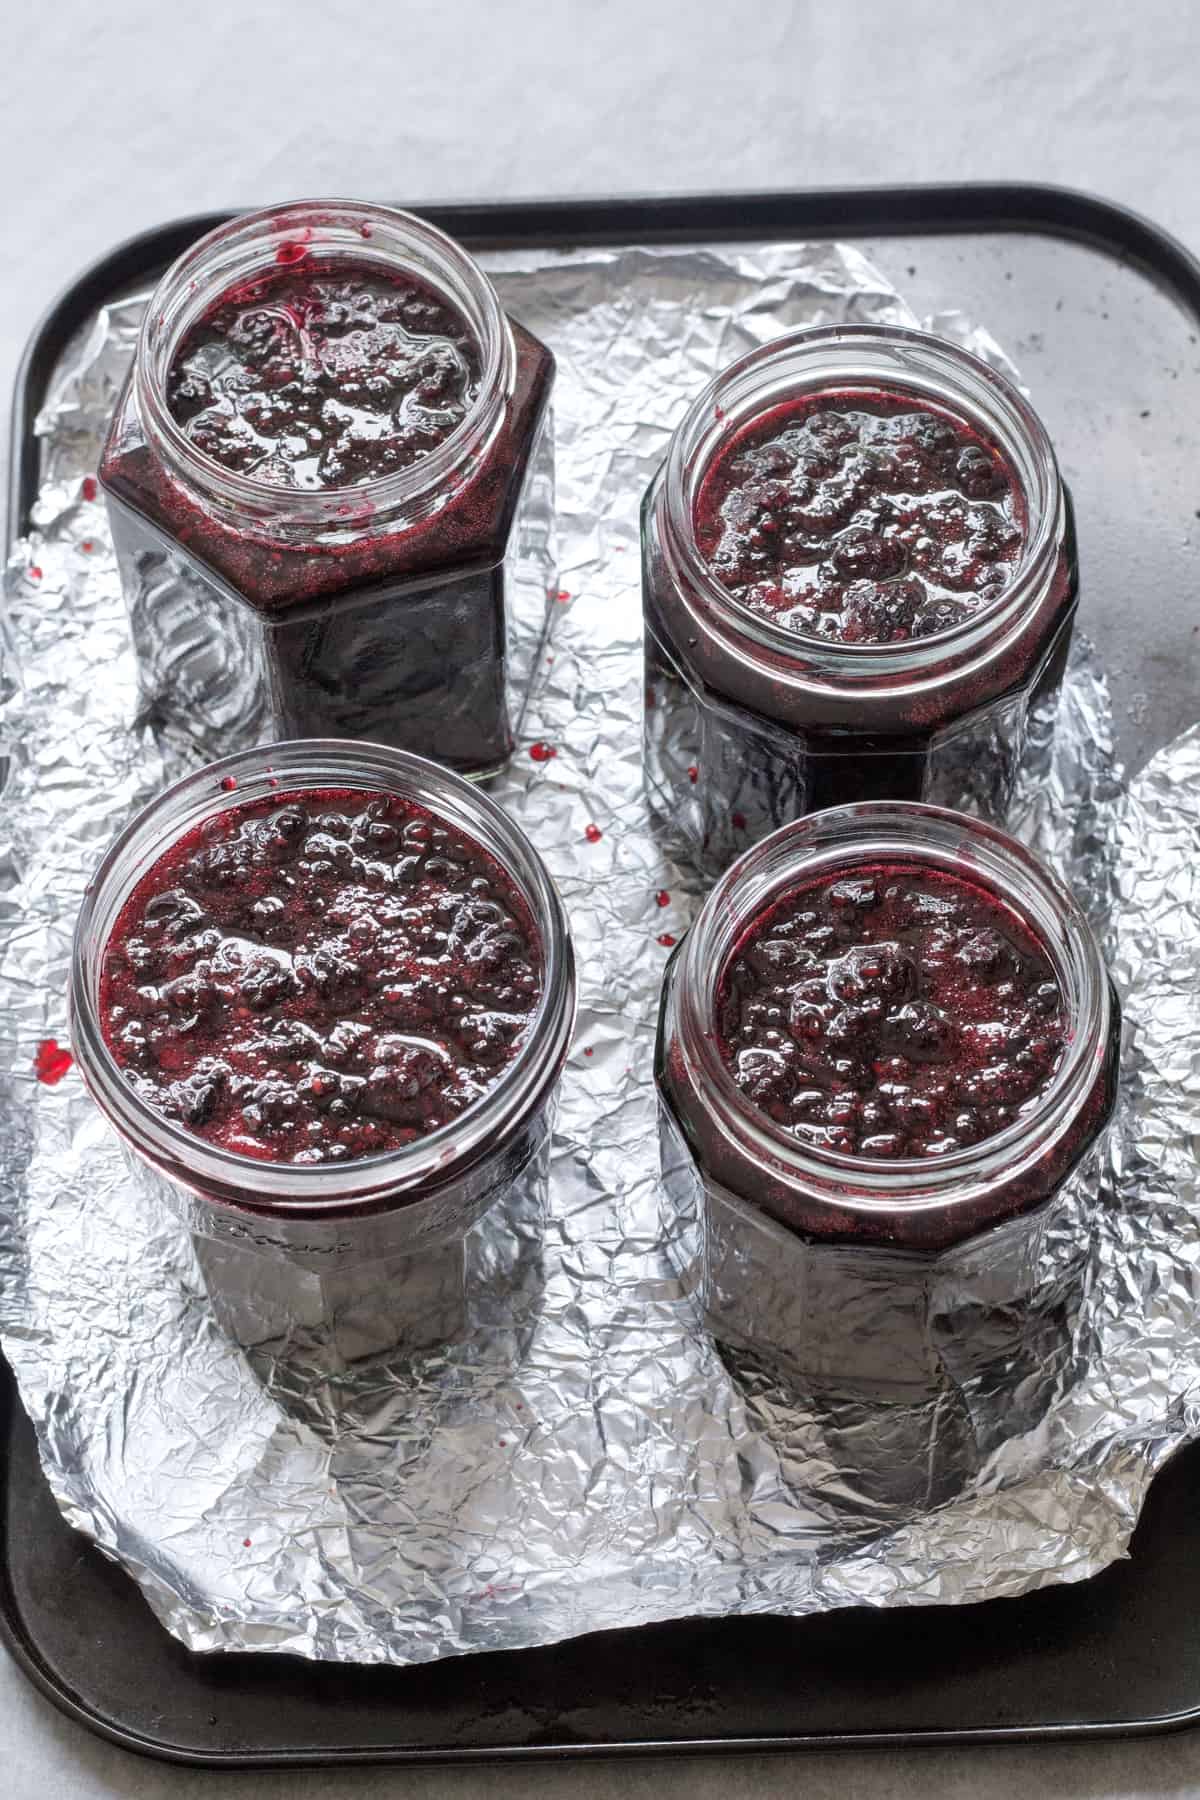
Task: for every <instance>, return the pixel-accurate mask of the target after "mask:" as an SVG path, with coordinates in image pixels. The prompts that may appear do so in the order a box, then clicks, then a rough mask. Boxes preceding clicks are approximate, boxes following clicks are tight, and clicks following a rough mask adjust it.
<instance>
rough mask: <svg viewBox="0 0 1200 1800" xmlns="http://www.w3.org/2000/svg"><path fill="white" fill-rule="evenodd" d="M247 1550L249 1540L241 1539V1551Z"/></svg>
mask: <svg viewBox="0 0 1200 1800" xmlns="http://www.w3.org/2000/svg"><path fill="white" fill-rule="evenodd" d="M249 1548H250V1539H249V1538H243V1539H242V1549H243V1550H248V1549H249Z"/></svg>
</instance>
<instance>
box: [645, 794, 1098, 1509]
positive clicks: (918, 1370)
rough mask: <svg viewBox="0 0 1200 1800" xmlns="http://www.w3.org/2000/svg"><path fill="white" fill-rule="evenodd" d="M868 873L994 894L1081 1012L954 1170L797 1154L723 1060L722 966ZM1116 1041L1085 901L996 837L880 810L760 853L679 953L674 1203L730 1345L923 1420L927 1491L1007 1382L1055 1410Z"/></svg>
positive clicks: (878, 806)
mask: <svg viewBox="0 0 1200 1800" xmlns="http://www.w3.org/2000/svg"><path fill="white" fill-rule="evenodd" d="M866 865H869V866H871V867H872V868H874V869H878V868H880V867H883V868H887V867H889V866H897V865H902V866H905V867H908V866H913V865H915V866H916V868H917V869H918V870H922V869H928V870H929V871H930V872H931V873H933V872H939V871H940V872H943V873H946V874H949V875H957V876H958V877H959V878H960V879H966V880H967V881H969V882H971V883H972V884H973V885H974V887H976V888H979V889H983V890H985V892H986V893H988V894H990V895H994V896H995V897H996V898H997V899H998V900H999V901H1000V902H1001V904H1002V905H1005V906H1007V907H1008V908H1010V909H1011V911H1012V912H1014V913H1015V914H1016V915H1017V917H1018V918H1019V919H1021V920H1022V921H1023V922H1024V924H1025V925H1027V926H1028V928H1029V929H1030V931H1031V933H1032V935H1033V937H1034V938H1035V939H1036V940H1037V941H1038V942H1039V944H1040V946H1041V947H1042V948H1043V949H1044V952H1045V954H1046V956H1047V957H1048V959H1049V962H1050V964H1051V967H1052V968H1053V970H1054V975H1055V979H1056V981H1057V983H1058V986H1059V989H1060V991H1061V993H1062V995H1063V996H1064V1001H1065V1019H1066V1032H1065V1039H1066V1041H1065V1048H1064V1050H1063V1052H1062V1055H1061V1058H1060V1060H1059V1062H1058V1065H1057V1067H1056V1068H1055V1070H1054V1072H1053V1074H1052V1075H1051V1077H1050V1079H1049V1081H1048V1083H1047V1085H1046V1086H1045V1087H1044V1089H1042V1090H1041V1091H1040V1092H1039V1093H1037V1094H1036V1095H1035V1096H1034V1097H1033V1098H1031V1099H1030V1100H1029V1101H1028V1102H1027V1104H1026V1105H1025V1107H1024V1109H1023V1110H1021V1111H1020V1112H1018V1114H1017V1115H1016V1116H1015V1117H1014V1118H1013V1119H1012V1121H1011V1122H1010V1123H1009V1124H1008V1125H1007V1126H1005V1128H1004V1129H1002V1130H999V1131H997V1132H995V1133H994V1134H993V1135H992V1136H990V1137H983V1138H981V1139H980V1140H979V1141H978V1142H976V1143H973V1144H961V1145H959V1146H958V1147H957V1148H954V1149H952V1150H950V1151H948V1152H946V1153H943V1154H940V1155H937V1156H932V1155H931V1156H925V1157H921V1158H918V1157H905V1158H895V1159H884V1158H877V1157H869V1156H863V1155H850V1154H843V1153H841V1152H839V1151H835V1150H833V1149H831V1148H826V1147H825V1146H824V1145H819V1144H816V1143H810V1142H808V1141H806V1140H802V1139H800V1138H798V1137H796V1136H793V1135H792V1134H791V1133H790V1132H788V1131H786V1130H785V1129H784V1128H783V1127H782V1126H781V1125H777V1124H776V1123H775V1122H774V1121H773V1120H772V1119H771V1118H770V1117H769V1116H768V1115H767V1114H766V1113H765V1112H763V1111H761V1110H760V1109H759V1108H758V1107H756V1106H755V1105H754V1104H753V1103H752V1102H751V1101H749V1100H748V1099H747V1098H746V1096H745V1095H744V1094H743V1093H742V1092H741V1090H740V1089H739V1088H738V1086H737V1085H736V1083H735V1082H734V1079H733V1077H732V1075H731V1073H730V1071H729V1069H728V1068H727V1066H726V1063H725V1061H724V1059H723V1057H722V1055H721V1053H720V1049H719V1047H718V1027H717V998H716V997H717V992H718V988H719V984H720V981H721V977H722V972H723V971H724V969H725V968H726V966H727V964H728V962H729V960H730V958H731V955H732V954H733V952H734V949H735V946H736V945H737V944H738V943H739V942H740V941H741V939H742V937H743V936H744V934H745V933H746V931H747V929H748V928H749V927H750V925H751V923H752V922H753V921H754V920H756V919H758V918H760V917H761V916H762V915H763V914H764V913H766V912H767V911H768V910H769V909H770V908H771V906H772V905H773V904H774V903H775V902H777V901H778V900H779V899H780V898H781V897H782V896H783V895H785V894H787V893H788V892H790V891H792V890H794V889H795V888H797V887H800V886H808V885H810V884H811V883H812V881H813V880H814V878H822V879H823V878H824V877H825V876H827V875H828V876H830V878H834V877H835V876H836V878H839V879H840V878H842V877H843V876H852V875H853V873H854V871H855V870H856V869H858V870H861V869H863V867H864V866H866ZM1119 1037H1120V1008H1119V1004H1118V1001H1117V997H1116V994H1115V992H1114V991H1113V988H1112V985H1111V982H1110V981H1109V978H1108V976H1107V973H1106V971H1105V968H1104V964H1103V962H1102V959H1101V956H1100V952H1099V950H1098V948H1097V945H1096V942H1095V939H1094V937H1093V935H1092V932H1091V930H1090V928H1089V927H1088V924H1087V921H1086V919H1085V918H1084V916H1083V914H1082V912H1081V911H1080V909H1079V907H1078V905H1077V904H1076V902H1075V900H1074V899H1073V898H1072V896H1071V895H1070V894H1069V892H1068V891H1067V890H1066V889H1065V888H1064V887H1063V886H1062V884H1061V883H1060V882H1059V881H1058V880H1057V878H1056V877H1055V876H1053V875H1052V874H1051V873H1050V871H1049V870H1048V869H1046V868H1045V867H1044V866H1043V865H1042V864H1041V863H1040V862H1039V861H1038V860H1037V859H1036V858H1035V857H1034V856H1033V855H1032V854H1031V853H1030V852H1029V851H1028V850H1026V849H1024V848H1023V847H1022V846H1021V845H1019V844H1017V843H1016V842H1014V841H1013V840H1012V839H1010V838H1008V837H1006V836H1005V835H1004V834H1002V833H1001V832H999V831H998V830H996V829H995V828H994V827H991V826H988V825H986V824H983V823H980V822H977V821H974V820H972V819H969V818H967V817H965V816H963V815H961V814H955V813H951V812H948V811H944V810H942V809H939V808H933V807H926V806H921V805H916V804H911V803H904V802H897V803H885V802H879V803H864V804H860V805H853V806H846V807H840V808H836V809H832V810H830V811H827V812H824V813H819V814H814V815H811V816H810V817H808V818H805V819H802V820H799V821H796V822H795V823H793V824H792V825H790V826H787V827H785V828H784V829H783V830H781V831H779V832H776V833H775V834H774V835H773V836H772V837H770V838H768V839H766V840H764V841H763V842H762V843H760V844H758V845H756V846H755V847H754V848H753V849H752V850H750V851H748V852H747V853H746V854H745V855H744V856H743V857H742V858H741V859H740V860H739V861H738V862H737V863H735V864H734V865H733V867H732V868H730V869H729V870H728V871H727V873H726V874H725V876H724V877H723V878H722V880H721V881H720V882H719V883H718V885H717V886H716V887H715V888H714V890H713V892H712V893H711V894H710V896H709V898H708V900H707V901H706V903H705V905H704V907H703V908H702V909H701V912H700V914H699V916H698V918H697V920H696V922H695V924H694V925H693V926H692V929H691V931H690V932H689V934H688V936H687V937H686V938H685V939H684V941H683V942H682V944H681V945H680V946H679V948H678V950H677V951H676V952H675V955H674V957H673V959H672V961H671V964H670V965H669V968H668V972H667V976H666V979H665V982H664V989H663V998H662V1007H661V1014H660V1021H659V1039H658V1054H657V1066H656V1079H657V1083H658V1090H659V1101H660V1125H661V1144H662V1172H663V1184H664V1191H665V1194H666V1197H667V1204H668V1205H669V1206H670V1207H671V1209H672V1217H673V1220H674V1225H675V1236H676V1237H677V1238H678V1239H679V1241H681V1242H682V1244H683V1245H684V1256H683V1261H684V1265H685V1273H686V1274H687V1276H688V1278H689V1280H690V1282H691V1284H692V1285H693V1286H694V1287H695V1288H696V1289H697V1290H698V1291H699V1293H700V1295H701V1300H702V1304H703V1308H704V1311H705V1315H706V1318H707V1320H708V1323H709V1325H710V1327H711V1329H712V1330H713V1332H714V1335H715V1336H716V1337H717V1338H718V1339H719V1340H720V1341H721V1342H723V1343H726V1344H731V1345H733V1346H737V1347H741V1348H742V1349H748V1350H749V1351H751V1352H752V1353H753V1354H754V1355H756V1356H759V1357H761V1358H763V1359H765V1360H766V1361H767V1362H768V1363H771V1364H774V1365H777V1366H778V1367H779V1368H780V1369H781V1370H783V1371H784V1372H785V1373H786V1374H787V1375H788V1376H789V1377H790V1378H793V1379H795V1380H798V1381H800V1382H801V1383H802V1384H803V1385H804V1386H805V1387H806V1388H808V1389H816V1390H818V1391H822V1392H833V1393H837V1394H840V1395H842V1396H859V1397H862V1396H864V1395H868V1396H873V1397H883V1398H885V1399H887V1400H889V1401H891V1402H893V1403H896V1404H901V1405H903V1406H907V1407H910V1408H915V1409H916V1411H915V1412H914V1414H913V1418H914V1419H915V1420H919V1431H918V1435H919V1437H920V1439H921V1445H923V1448H921V1447H920V1446H910V1448H911V1449H912V1452H913V1457H914V1459H915V1460H914V1461H913V1463H912V1468H911V1469H910V1473H911V1472H912V1470H920V1469H924V1470H925V1471H926V1474H927V1473H928V1469H929V1467H930V1465H929V1463H928V1458H927V1455H926V1452H927V1451H928V1450H929V1447H930V1446H929V1443H928V1441H927V1438H926V1435H925V1434H928V1433H929V1432H931V1431H935V1432H937V1433H940V1434H941V1443H942V1449H943V1450H944V1449H945V1448H946V1442H947V1440H946V1437H945V1431H946V1428H947V1426H946V1421H947V1418H949V1417H953V1418H954V1419H955V1420H956V1421H957V1424H956V1427H955V1429H956V1431H958V1432H959V1433H960V1435H961V1430H962V1429H966V1428H967V1427H966V1426H964V1424H963V1418H962V1416H961V1408H962V1406H964V1405H966V1406H967V1410H968V1413H970V1410H971V1396H972V1395H973V1394H976V1393H978V1392H986V1393H987V1394H992V1395H994V1393H995V1392H996V1391H997V1389H998V1387H999V1388H1000V1389H1003V1388H1004V1386H1005V1384H1006V1383H1011V1384H1012V1386H1013V1389H1014V1393H1015V1391H1016V1389H1017V1388H1021V1398H1020V1405H1021V1406H1022V1407H1025V1408H1027V1409H1034V1410H1036V1406H1037V1404H1039V1396H1040V1402H1041V1403H1044V1401H1045V1397H1046V1394H1047V1391H1048V1387H1049V1386H1052V1385H1053V1383H1054V1382H1055V1381H1057V1380H1060V1379H1061V1378H1062V1377H1063V1372H1064V1370H1065V1368H1066V1367H1067V1365H1068V1362H1069V1356H1070V1341H1071V1339H1070V1322H1071V1319H1072V1318H1073V1316H1074V1309H1075V1307H1076V1306H1077V1301H1078V1284H1079V1283H1080V1282H1081V1281H1082V1272H1083V1268H1084V1264H1085V1260H1086V1253H1087V1243H1086V1234H1085V1236H1084V1237H1083V1238H1080V1236H1079V1234H1078V1228H1077V1226H1076V1227H1075V1229H1074V1231H1073V1232H1072V1229H1071V1224H1070V1221H1071V1219H1072V1218H1073V1217H1076V1216H1077V1215H1074V1214H1072V1213H1070V1212H1069V1211H1068V1210H1066V1204H1065V1203H1066V1188H1067V1183H1068V1180H1069V1178H1071V1177H1073V1176H1075V1177H1076V1178H1077V1179H1078V1181H1080V1182H1082V1183H1083V1184H1084V1185H1085V1187H1086V1186H1087V1184H1093V1186H1094V1184H1095V1183H1096V1182H1097V1178H1098V1168H1099V1159H1100V1155H1101V1146H1102V1140H1103V1137H1104V1133H1105V1131H1106V1128H1107V1126H1108V1123H1109V1120H1110V1117H1111V1114H1112V1109H1113V1105H1114V1099H1115V1091H1116V1080H1117V1062H1118V1050H1119ZM1060 1201H1061V1203H1062V1206H1061V1209H1060V1208H1059V1202H1060ZM1064 1231H1065V1232H1067V1233H1068V1234H1069V1241H1067V1242H1065V1243H1064V1242H1063V1241H1062V1234H1063V1232H1064ZM1022 1383H1024V1386H1023V1387H1022V1385H1021V1384H1022ZM964 1397H965V1398H964ZM1013 1404H1014V1405H1016V1404H1017V1402H1016V1401H1015V1400H1014V1402H1013ZM983 1411H984V1413H985V1414H986V1409H983ZM1016 1416H1017V1415H1016V1413H1013V1414H1012V1417H1013V1418H1016ZM968 1424H969V1425H970V1430H969V1432H968V1435H970V1433H971V1432H972V1431H975V1424H972V1423H971V1422H970V1421H968ZM914 1428H916V1427H914ZM952 1436H953V1433H952ZM959 1447H960V1448H961V1444H960V1446H959ZM975 1448H976V1450H978V1449H979V1445H978V1443H976V1446H975ZM940 1454H941V1452H940V1451H939V1455H940ZM951 1462H952V1463H955V1466H956V1468H957V1462H956V1457H955V1456H952V1457H951ZM958 1472H959V1473H961V1470H960V1469H959V1470H958ZM955 1478H957V1477H955ZM914 1479H916V1480H917V1482H918V1486H920V1484H921V1482H923V1481H924V1480H925V1474H922V1475H920V1476H919V1478H918V1477H917V1476H914ZM922 1491H924V1490H922Z"/></svg>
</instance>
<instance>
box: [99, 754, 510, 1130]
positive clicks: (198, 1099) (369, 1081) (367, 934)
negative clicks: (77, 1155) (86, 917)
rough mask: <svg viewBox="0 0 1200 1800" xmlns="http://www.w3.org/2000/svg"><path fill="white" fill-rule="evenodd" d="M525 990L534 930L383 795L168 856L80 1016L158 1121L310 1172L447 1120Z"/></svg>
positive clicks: (323, 806)
mask: <svg viewBox="0 0 1200 1800" xmlns="http://www.w3.org/2000/svg"><path fill="white" fill-rule="evenodd" d="M541 992H542V963H541V951H540V946H539V943H538V940H537V933H536V928H535V926H534V925H533V922H532V920H531V919H530V917H529V914H528V910H527V908H526V906H525V903H524V901H523V899H522V898H521V896H520V895H519V894H518V892H517V890H516V888H515V887H514V885H513V883H512V882H511V880H510V879H509V878H508V877H507V876H506V875H505V874H504V872H503V871H502V870H501V868H500V867H499V866H498V865H497V864H496V863H495V862H494V861H493V860H492V858H491V857H490V856H489V855H488V854H487V853H486V852H485V851H484V850H483V849H482V848H481V847H480V846H479V845H477V844H475V843H474V842H473V841H472V840H471V839H469V838H468V837H466V836H464V835H463V834H461V833H459V832H458V831H457V830H455V829H452V828H450V827H447V826H445V825H443V824H441V823H439V822H438V820H437V819H436V818H434V817H433V816H431V815H430V814H428V813H426V812H424V811H423V810H422V809H420V808H419V807H417V806H416V805H415V804H413V803H411V802H408V801H406V800H404V799H402V798H400V797H399V796H395V795H389V794H379V793H374V794H373V793H370V792H366V791H361V792H360V791H357V790H351V789H327V790H313V791H309V792H296V793H278V794H272V795H270V796H268V797H266V798H263V799H256V800H253V801H248V802H246V803H245V804H243V805H238V806H233V807H231V808H230V809H229V810H228V811H226V812H225V813H224V814H223V815H221V816H220V817H219V818H217V819H214V820H211V821H209V822H208V823H207V824H205V825H204V826H201V827H199V828H198V829H197V830H195V831H193V832H191V833H189V834H187V835H186V836H184V837H182V838H181V839H180V840H179V841H178V842H177V843H176V844H174V845H173V846H172V848H171V849H170V850H168V851H167V852H166V853H165V855H163V856H162V857H161V858H160V859H159V860H158V861H157V862H156V863H155V864H154V866H153V867H152V868H151V869H150V871H149V873H148V874H147V875H145V876H144V877H143V878H142V880H141V881H140V882H139V883H138V885H137V886H136V887H135V888H134V890H133V892H132V894H131V895H130V897H129V899H128V900H127V901H126V903H125V905H124V907H123V908H122V909H121V912H120V914H119V916H118V918H117V921H116V923H115V925H114V927H113V931H112V934H111V937H110V939H109V942H108V945H107V947H106V949H105V955H104V962H103V966H102V971H101V986H100V1013H101V1023H102V1028H103V1031H104V1036H105V1041H106V1042H107V1044H108V1046H109V1049H110V1050H111V1051H112V1053H113V1055H114V1057H115V1058H116V1060H117V1062H118V1063H119V1064H120V1065H121V1067H122V1068H123V1069H124V1071H125V1073H126V1075H127V1077H128V1079H129V1080H130V1081H131V1082H133V1084H134V1085H135V1086H136V1087H137V1089H138V1091H139V1092H140V1093H141V1094H142V1096H143V1098H144V1099H145V1100H146V1101H147V1102H148V1103H149V1104H150V1105H151V1106H153V1107H155V1108H156V1109H157V1110H158V1111H160V1112H162V1113H164V1114H166V1115H167V1116H168V1117H169V1118H171V1119H174V1120H176V1121H177V1122H179V1123H180V1124H183V1125H185V1126H186V1127H188V1128H189V1129H190V1130H191V1131H192V1132H194V1133H195V1134H196V1135H197V1136H198V1137H202V1138H205V1139H207V1140H208V1141H209V1142H211V1143H213V1144H217V1145H220V1146H222V1147H223V1148H224V1149H226V1150H231V1151H235V1152H237V1153H239V1154H241V1155H244V1156H253V1157H258V1158H260V1159H266V1160H271V1161H279V1162H292V1163H325V1162H339V1161H346V1160H347V1159H349V1158H351V1157H358V1156H366V1155H370V1154H373V1153H376V1152H379V1151H383V1150H392V1149H398V1148H400V1147H402V1146H403V1145H405V1144H408V1143H411V1142H413V1141H414V1140H415V1139H417V1138H419V1137H423V1136H424V1135H426V1134H427V1133H428V1132H431V1131H433V1130H435V1129H436V1128H437V1127H438V1126H439V1125H443V1124H445V1123H446V1122H447V1121H449V1120H452V1119H454V1118H456V1117H458V1116H459V1115H460V1114H461V1113H462V1112H463V1111H464V1110H465V1109H466V1108H467V1107H468V1106H470V1105H471V1104H472V1103H473V1102H474V1101H476V1100H478V1099H479V1098H480V1097H481V1096H482V1095H483V1094H485V1093H486V1092H487V1091H488V1089H489V1088H491V1087H492V1086H493V1085H494V1084H495V1083H496V1081H497V1080H498V1079H499V1078H500V1076H501V1075H502V1074H503V1072H504V1070H505V1069H506V1067H507V1066H508V1064H509V1063H510V1062H511V1061H512V1060H513V1058H514V1057H515V1056H516V1054H517V1052H518V1050H519V1049H520V1047H521V1045H522V1043H523V1041H524V1039H525V1036H526V1034H527V1031H528V1029H529V1027H530V1025H531V1023H532V1020H533V1015H534V1013H535V1011H536V1008H537V1003H538V1000H539V999H540V996H541Z"/></svg>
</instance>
